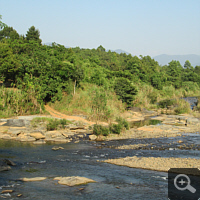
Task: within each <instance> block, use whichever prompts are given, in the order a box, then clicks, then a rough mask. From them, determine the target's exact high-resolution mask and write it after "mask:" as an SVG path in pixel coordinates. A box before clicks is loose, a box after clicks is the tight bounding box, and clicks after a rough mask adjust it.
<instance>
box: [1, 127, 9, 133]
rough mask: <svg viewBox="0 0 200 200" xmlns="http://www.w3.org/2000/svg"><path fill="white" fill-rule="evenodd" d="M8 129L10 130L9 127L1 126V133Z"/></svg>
mask: <svg viewBox="0 0 200 200" xmlns="http://www.w3.org/2000/svg"><path fill="white" fill-rule="evenodd" d="M8 129H9V126H0V132H1V133H3V132H6V131H8Z"/></svg>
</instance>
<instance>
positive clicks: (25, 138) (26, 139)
mask: <svg viewBox="0 0 200 200" xmlns="http://www.w3.org/2000/svg"><path fill="white" fill-rule="evenodd" d="M15 140H18V141H21V142H34V141H35V140H36V139H35V138H33V137H31V136H28V135H27V134H20V135H19V136H18V137H17V138H16V139H15Z"/></svg>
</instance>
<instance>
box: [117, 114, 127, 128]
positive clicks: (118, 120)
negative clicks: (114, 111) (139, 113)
mask: <svg viewBox="0 0 200 200" xmlns="http://www.w3.org/2000/svg"><path fill="white" fill-rule="evenodd" d="M116 122H118V124H119V125H121V126H122V128H123V127H124V128H125V129H127V130H128V129H129V123H128V122H127V120H125V119H123V118H122V117H117V118H116Z"/></svg>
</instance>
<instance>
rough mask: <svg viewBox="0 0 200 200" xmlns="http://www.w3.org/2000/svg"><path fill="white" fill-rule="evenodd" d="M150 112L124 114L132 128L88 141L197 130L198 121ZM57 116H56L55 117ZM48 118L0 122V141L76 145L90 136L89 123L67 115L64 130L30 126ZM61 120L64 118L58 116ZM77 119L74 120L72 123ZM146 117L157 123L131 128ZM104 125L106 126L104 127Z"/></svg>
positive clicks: (42, 125)
mask: <svg viewBox="0 0 200 200" xmlns="http://www.w3.org/2000/svg"><path fill="white" fill-rule="evenodd" d="M154 115H155V112H153V111H145V112H144V111H143V112H142V111H137V112H133V111H130V112H126V113H124V117H125V118H126V119H127V120H128V121H129V122H130V123H132V126H133V128H131V129H129V130H126V131H123V132H122V133H120V134H119V135H118V134H109V135H108V136H101V135H100V136H98V137H96V136H95V137H93V139H92V140H97V141H102V140H105V141H109V140H122V139H131V138H138V139H139V138H160V137H177V136H181V135H182V134H183V133H196V132H198V131H199V130H200V120H199V119H198V118H196V117H194V116H193V115H189V114H185V115H184V114H183V115H165V114H162V115H159V116H154ZM56 116H57V117H58V116H61V114H60V115H59V113H57V115H56ZM40 117H43V118H44V117H46V118H52V119H57V118H56V117H55V116H53V117H52V116H51V115H49V116H41V115H35V116H34V115H33V116H18V117H15V118H11V119H1V120H0V139H6V140H18V141H21V142H33V143H35V144H42V143H46V142H58V143H68V142H72V141H74V142H79V140H82V139H89V138H92V137H89V135H91V134H92V130H91V125H92V124H93V122H90V123H88V121H87V120H85V119H83V120H81V117H74V116H72V119H70V117H69V116H68V118H67V119H68V120H69V119H70V120H71V123H70V124H68V125H66V126H65V128H64V129H60V130H52V131H47V129H46V127H45V126H44V122H40V123H38V124H32V122H31V121H32V120H33V119H34V118H40ZM61 117H62V119H65V115H62V116H61ZM75 118H77V120H75ZM146 118H148V119H152V120H160V123H159V124H157V125H145V126H141V127H134V122H138V120H139V121H144V120H145V119H146ZM104 125H107V124H104Z"/></svg>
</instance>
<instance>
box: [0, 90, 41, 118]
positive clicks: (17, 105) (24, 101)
mask: <svg viewBox="0 0 200 200" xmlns="http://www.w3.org/2000/svg"><path fill="white" fill-rule="evenodd" d="M42 108H43V107H42V106H41V105H40V103H38V101H37V99H36V98H35V94H34V92H30V91H28V92H24V91H23V92H22V91H21V90H18V89H16V88H4V87H1V88H0V117H10V116H13V115H23V114H39V113H42V110H43V109H42Z"/></svg>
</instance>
